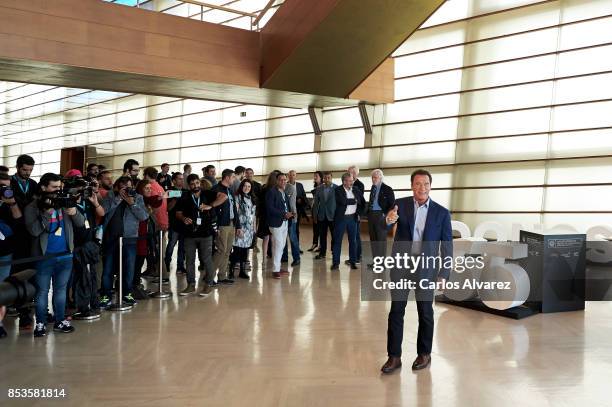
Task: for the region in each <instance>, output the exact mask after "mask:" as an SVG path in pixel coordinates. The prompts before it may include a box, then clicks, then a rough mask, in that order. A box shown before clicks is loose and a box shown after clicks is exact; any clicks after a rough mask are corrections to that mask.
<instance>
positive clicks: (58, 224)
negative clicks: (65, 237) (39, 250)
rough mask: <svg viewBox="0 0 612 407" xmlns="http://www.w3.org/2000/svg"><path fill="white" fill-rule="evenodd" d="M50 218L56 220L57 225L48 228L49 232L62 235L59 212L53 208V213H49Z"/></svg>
mask: <svg viewBox="0 0 612 407" xmlns="http://www.w3.org/2000/svg"><path fill="white" fill-rule="evenodd" d="M51 219H56V220H57V227H56V228H55V230H51V228H49V234H55V236H61V235H62V224H61V219H60V212H58V211H57V210H55V209H54V210H53V215H51Z"/></svg>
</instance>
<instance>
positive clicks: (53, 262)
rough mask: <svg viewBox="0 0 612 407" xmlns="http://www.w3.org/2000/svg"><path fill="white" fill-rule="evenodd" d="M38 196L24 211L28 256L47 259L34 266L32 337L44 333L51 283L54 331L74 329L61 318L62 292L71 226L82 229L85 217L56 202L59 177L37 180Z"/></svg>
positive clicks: (69, 258) (71, 242) (67, 268)
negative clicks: (29, 243)
mask: <svg viewBox="0 0 612 407" xmlns="http://www.w3.org/2000/svg"><path fill="white" fill-rule="evenodd" d="M38 186H39V195H38V196H37V197H36V199H35V200H34V201H33V202H32V203H30V204H29V205H28V206H26V208H25V214H24V218H25V225H26V229H27V231H28V232H29V233H30V234H31V235H32V237H33V238H34V241H33V244H32V251H31V255H32V256H43V255H45V256H50V257H49V258H47V259H44V260H41V261H39V262H38V263H37V264H36V284H37V285H38V289H37V292H36V327H35V329H34V336H35V337H41V336H45V335H46V334H47V329H46V324H47V302H48V297H49V288H50V285H51V280H53V313H54V315H55V324H54V325H53V330H54V331H56V332H64V333H70V332H73V331H74V327H73V326H71V325H70V321H68V320H66V319H65V315H64V312H65V309H66V289H67V285H68V280H69V279H70V274H71V273H72V251H73V250H74V227H83V226H84V225H85V218H84V217H83V215H82V214H81V213H80V212H78V211H77V210H76V203H75V206H71V205H70V204H69V203H67V202H57V201H56V198H57V193H58V191H59V190H60V188H61V178H60V176H59V175H57V174H52V173H46V174H44V175H43V176H42V177H41V178H40V182H39V185H38Z"/></svg>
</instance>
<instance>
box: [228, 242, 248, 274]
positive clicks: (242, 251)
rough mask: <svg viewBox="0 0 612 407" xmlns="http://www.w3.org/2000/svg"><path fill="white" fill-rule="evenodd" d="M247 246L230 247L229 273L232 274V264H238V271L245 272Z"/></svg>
mask: <svg viewBox="0 0 612 407" xmlns="http://www.w3.org/2000/svg"><path fill="white" fill-rule="evenodd" d="M249 249H250V248H249V247H238V246H234V247H233V248H232V254H230V274H232V275H233V274H234V266H236V264H238V265H240V272H241V273H244V272H245V265H246V262H247V257H248V254H249Z"/></svg>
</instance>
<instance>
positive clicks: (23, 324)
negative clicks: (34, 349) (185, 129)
mask: <svg viewBox="0 0 612 407" xmlns="http://www.w3.org/2000/svg"><path fill="white" fill-rule="evenodd" d="M34 164H35V162H34V159H33V158H32V157H30V156H29V155H27V154H22V155H20V156H19V157H17V162H16V168H17V172H16V173H15V174H14V175H13V176H12V177H11V189H12V190H13V194H14V197H15V201H16V202H17V206H19V209H21V212H22V213H23V212H24V210H25V207H26V206H27V205H28V204H29V203H30V202H32V201H33V200H34V194H35V193H36V191H37V189H38V184H37V183H36V181H34V180H33V179H32V178H31V177H30V175H31V174H32V171H33V170H34ZM15 235H16V236H15V240H16V241H19V242H22V244H19V245H17V247H16V250H15V251H14V252H13V260H16V259H24V258H27V257H30V247H31V246H32V242H31V240H32V236H30V234H29V233H28V232H27V231H26V230H25V228H19V229H18V230H16V231H15ZM28 267H30V265H29V264H27V263H24V264H16V265H14V266H13V267H12V269H11V273H16V272H18V271H21V270H25V269H27V268H28ZM31 282H32V283H34V278H32V281H31ZM18 311H19V329H32V323H33V321H32V318H31V316H30V308H29V307H27V306H23V307H20V308H19V309H18Z"/></svg>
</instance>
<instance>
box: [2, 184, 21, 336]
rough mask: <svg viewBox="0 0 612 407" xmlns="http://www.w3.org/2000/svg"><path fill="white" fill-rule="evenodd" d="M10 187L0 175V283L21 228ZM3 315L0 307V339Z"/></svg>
mask: <svg viewBox="0 0 612 407" xmlns="http://www.w3.org/2000/svg"><path fill="white" fill-rule="evenodd" d="M10 185H11V178H10V177H9V176H8V174H7V173H0V282H2V281H4V280H5V279H6V278H7V277H8V276H9V274H10V272H11V264H10V262H11V260H12V259H13V252H15V250H16V248H17V245H18V243H19V241H18V240H17V239H16V238H15V232H14V231H15V230H18V229H22V228H23V216H22V215H21V209H19V206H17V202H16V201H15V198H14V197H13V190H12V189H11V188H10ZM2 263H8V264H2ZM5 313H6V307H0V338H4V337H5V336H6V330H5V329H4V326H3V325H2V319H3V318H4V314H5Z"/></svg>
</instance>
